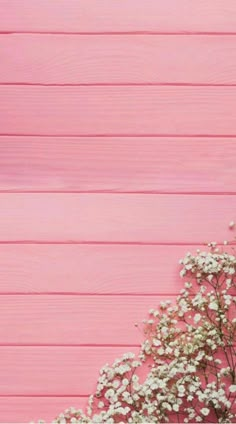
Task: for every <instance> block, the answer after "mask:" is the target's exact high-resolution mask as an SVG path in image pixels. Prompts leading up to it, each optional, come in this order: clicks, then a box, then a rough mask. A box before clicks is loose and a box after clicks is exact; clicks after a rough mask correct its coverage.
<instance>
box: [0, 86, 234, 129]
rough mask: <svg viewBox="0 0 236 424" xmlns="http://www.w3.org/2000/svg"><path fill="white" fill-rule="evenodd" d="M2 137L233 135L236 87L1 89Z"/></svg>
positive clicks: (5, 87)
mask: <svg viewBox="0 0 236 424" xmlns="http://www.w3.org/2000/svg"><path fill="white" fill-rule="evenodd" d="M0 97H1V104H0V128H1V135H4V134H5V135H14V134H18V135H68V136H69V135H104V134H107V135H111V134H113V135H127V134H128V135H137V134H138V135H147V134H149V135H157V134H158V135H173V134H174V135H183V134H187V135H191V134H193V135H204V134H207V135H209V134H210V135H235V134H236V87H156V86H154V87H153V86H151V87H150V86H145V87H143V86H141V87H136V86H134V87H130V86H129V87H126V86H120V87H35V86H28V87H26V86H14V87H12V86H0Z"/></svg>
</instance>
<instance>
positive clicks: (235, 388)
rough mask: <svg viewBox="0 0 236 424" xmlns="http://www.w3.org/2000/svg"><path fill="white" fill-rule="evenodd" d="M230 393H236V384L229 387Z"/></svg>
mask: <svg viewBox="0 0 236 424" xmlns="http://www.w3.org/2000/svg"><path fill="white" fill-rule="evenodd" d="M229 391H230V393H235V392H236V384H232V385H231V386H229Z"/></svg>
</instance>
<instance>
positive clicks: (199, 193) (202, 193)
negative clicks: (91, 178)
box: [0, 146, 236, 196]
mask: <svg viewBox="0 0 236 424" xmlns="http://www.w3.org/2000/svg"><path fill="white" fill-rule="evenodd" d="M0 148H1V146H0ZM27 193H28V194H63V195H64V194H109V195H110V194H111V195H122V194H129V195H130V194H131V195H132V194H133V195H136V194H141V195H163V196H164V195H176V196H179V195H181V196H235V195H236V191H209V192H208V191H159V190H132V191H129V190H121V191H119V190H14V189H13V190H4V189H2V190H1V189H0V194H27Z"/></svg>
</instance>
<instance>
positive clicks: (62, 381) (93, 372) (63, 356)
mask: <svg viewBox="0 0 236 424" xmlns="http://www.w3.org/2000/svg"><path fill="white" fill-rule="evenodd" d="M129 351H130V349H128V348H127V347H126V348H125V347H99V348H98V347H89V348H88V347H73V348H72V347H63V346H59V347H19V346H18V347H1V348H0V358H1V360H0V375H1V384H0V395H4V396H6V395H9V396H17V395H27V396H35V395H37V396H42V395H44V396H46V395H50V396H58V395H60V396H68V401H69V397H74V396H78V395H89V394H90V393H92V392H93V390H94V389H95V387H96V381H97V378H98V376H99V370H100V368H101V367H102V366H103V365H104V364H105V363H110V364H111V363H112V362H113V361H114V360H115V359H116V358H117V357H120V356H122V355H123V354H124V353H126V352H129ZM131 352H136V353H138V349H137V348H134V347H132V348H131ZM22 382H23V383H24V384H22ZM68 406H69V405H68ZM39 418H40V417H39Z"/></svg>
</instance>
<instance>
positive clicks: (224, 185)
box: [0, 136, 236, 193]
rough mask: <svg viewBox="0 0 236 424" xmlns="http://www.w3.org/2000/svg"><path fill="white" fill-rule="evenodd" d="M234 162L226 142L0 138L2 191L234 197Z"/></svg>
mask: <svg viewBox="0 0 236 424" xmlns="http://www.w3.org/2000/svg"><path fill="white" fill-rule="evenodd" d="M190 157H193V158H194V160H189V158H190ZM235 161H236V143H235V140H234V139H229V138H228V139H227V138H212V139H209V138H191V137H187V138H182V139H181V138H160V137H159V138H158V137H144V138H142V137H140V138H139V137H136V138H135V137H110V138H106V137H100V138H99V137H91V138H85V137H74V138H73V137H60V138H58V137H24V136H21V137H0V190H2V191H80V192H85V191H104V192H108V191H112V192H117V193H119V192H131V191H132V192H157V193H161V192H172V193H175V192H185V193H189V192H192V193H194V192H195V193H196V192H202V193H207V192H209V191H210V192H215V193H219V192H221V193H224V192H235V180H236V168H235Z"/></svg>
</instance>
